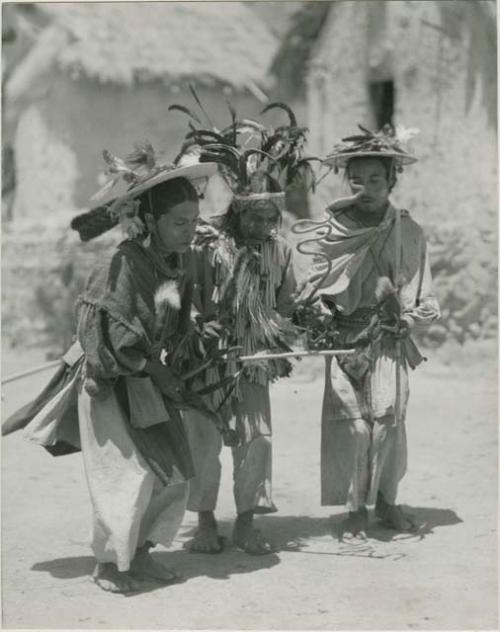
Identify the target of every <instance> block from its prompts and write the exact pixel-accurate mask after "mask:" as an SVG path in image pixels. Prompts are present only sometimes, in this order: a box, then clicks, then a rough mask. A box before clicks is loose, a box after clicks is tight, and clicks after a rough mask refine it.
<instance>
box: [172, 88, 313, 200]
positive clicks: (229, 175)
mask: <svg viewBox="0 0 500 632" xmlns="http://www.w3.org/2000/svg"><path fill="white" fill-rule="evenodd" d="M190 89H191V93H192V95H193V98H194V99H195V101H196V103H197V104H198V107H199V109H200V111H201V113H202V114H203V116H204V117H205V119H206V120H207V123H208V127H203V123H202V120H201V115H200V116H198V114H197V113H196V112H193V111H191V110H190V109H188V108H187V107H185V106H183V105H177V104H175V105H171V106H170V108H169V110H177V111H180V112H183V113H184V114H186V115H187V116H188V117H189V119H190V120H189V132H188V133H187V134H186V137H185V141H184V144H183V146H182V149H181V152H180V154H179V155H178V156H177V159H176V160H177V161H178V162H180V163H181V164H182V161H183V160H184V159H185V158H186V156H189V155H193V154H195V155H196V156H197V157H198V159H199V161H200V162H205V161H211V162H215V163H217V164H218V165H219V168H220V172H221V174H222V176H223V177H224V178H225V180H226V182H227V184H228V185H229V187H230V188H231V190H232V191H233V193H234V195H235V200H236V201H239V202H244V201H249V200H257V199H273V198H274V201H276V202H279V200H284V195H285V193H284V192H285V190H286V188H287V187H288V186H289V185H290V184H292V183H293V182H295V181H297V180H298V179H299V178H305V177H307V176H308V175H309V176H310V177H311V176H312V183H313V184H314V182H315V174H314V171H313V169H312V167H311V164H310V163H311V162H313V161H315V160H316V161H318V162H321V161H320V160H319V158H314V157H311V158H304V157H303V155H302V154H303V149H304V145H305V140H306V136H307V128H305V127H299V126H298V125H297V119H296V117H295V114H294V113H293V111H292V110H291V108H290V107H289V106H288V105H286V104H285V103H271V104H269V105H267V106H266V107H265V108H264V110H263V111H262V113H261V114H265V113H267V112H269V111H271V110H273V109H281V110H284V111H285V112H286V113H287V115H288V118H289V122H288V124H287V125H281V126H279V127H277V128H276V129H273V128H270V127H266V126H265V125H264V124H263V123H261V122H259V121H256V120H253V119H242V120H238V119H237V116H236V111H235V109H234V107H233V106H232V105H231V104H230V103H229V102H227V106H228V109H229V112H230V115H231V123H230V124H229V125H228V126H227V127H225V128H223V129H218V128H216V127H215V126H214V125H213V123H212V121H211V119H210V117H209V115H208V114H207V112H206V110H205V108H204V107H203V105H202V103H201V101H200V99H199V97H198V95H197V94H196V92H195V90H194V88H193V87H192V86H191V87H190ZM271 183H274V184H273V186H271Z"/></svg>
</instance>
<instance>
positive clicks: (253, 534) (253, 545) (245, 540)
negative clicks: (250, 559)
mask: <svg viewBox="0 0 500 632" xmlns="http://www.w3.org/2000/svg"><path fill="white" fill-rule="evenodd" d="M235 531H236V530H235ZM233 544H234V545H235V546H236V547H237V548H238V549H240V550H241V551H244V552H245V553H248V555H269V554H270V553H274V552H275V550H276V549H275V547H274V546H273V545H272V544H271V542H269V540H267V539H266V538H265V537H264V536H263V535H262V533H261V532H260V531H259V530H258V529H254V528H252V529H250V530H249V531H248V532H247V533H246V534H242V535H237V534H236V533H233Z"/></svg>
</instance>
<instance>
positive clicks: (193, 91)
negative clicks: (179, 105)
mask: <svg viewBox="0 0 500 632" xmlns="http://www.w3.org/2000/svg"><path fill="white" fill-rule="evenodd" d="M189 91H190V92H191V94H192V95H193V99H194V100H195V101H196V103H197V104H198V107H199V108H200V110H201V111H202V112H203V114H204V115H205V117H206V119H207V121H208V124H209V125H210V127H211V128H212V129H213V130H215V129H216V127H215V125H214V124H213V123H212V120H211V119H210V117H209V116H208V114H207V112H206V110H205V108H204V107H203V104H202V102H201V101H200V98H199V97H198V95H197V94H196V90H195V88H194V84H193V83H191V82H190V83H189Z"/></svg>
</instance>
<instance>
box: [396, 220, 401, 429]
mask: <svg viewBox="0 0 500 632" xmlns="http://www.w3.org/2000/svg"><path fill="white" fill-rule="evenodd" d="M395 210H396V224H395V227H394V228H395V242H396V244H395V247H396V261H395V262H394V277H395V279H394V281H395V286H396V292H397V296H398V300H399V301H400V299H401V284H400V273H401V211H400V209H399V208H396V209H395ZM400 326H401V314H399V317H398V323H397V327H398V330H399V328H400ZM394 408H395V410H394V425H395V426H397V425H399V423H400V421H401V410H400V409H401V340H399V339H398V340H396V401H395V404H394Z"/></svg>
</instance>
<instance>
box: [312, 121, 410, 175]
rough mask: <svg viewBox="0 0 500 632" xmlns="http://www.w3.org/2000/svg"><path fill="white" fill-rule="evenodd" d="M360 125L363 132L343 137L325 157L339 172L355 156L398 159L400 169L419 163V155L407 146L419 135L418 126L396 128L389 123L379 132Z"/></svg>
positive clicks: (395, 161) (397, 164) (397, 163)
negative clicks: (415, 154)
mask: <svg viewBox="0 0 500 632" xmlns="http://www.w3.org/2000/svg"><path fill="white" fill-rule="evenodd" d="M358 127H359V129H360V131H361V134H355V135H352V136H347V137H345V138H342V140H341V142H340V143H337V144H336V145H335V146H334V147H333V150H332V151H331V152H330V153H329V154H328V155H327V156H326V158H325V159H324V162H325V163H326V164H329V165H331V166H333V167H334V169H335V171H336V172H337V171H338V170H339V169H343V168H345V167H346V166H347V163H348V162H349V160H351V159H353V158H388V159H391V160H393V161H394V165H395V167H396V169H397V170H398V171H402V170H403V167H404V166H406V165H411V164H413V163H414V162H417V158H415V157H414V156H412V155H411V154H410V153H409V151H408V149H407V147H406V144H407V143H408V141H409V140H410V139H411V138H412V137H413V136H415V135H416V134H418V130H417V129H406V128H401V127H399V128H396V129H394V128H393V127H392V125H385V126H384V127H383V128H382V129H381V130H380V131H379V132H376V133H375V132H372V131H370V130H369V129H367V128H366V127H363V126H362V125H358Z"/></svg>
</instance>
